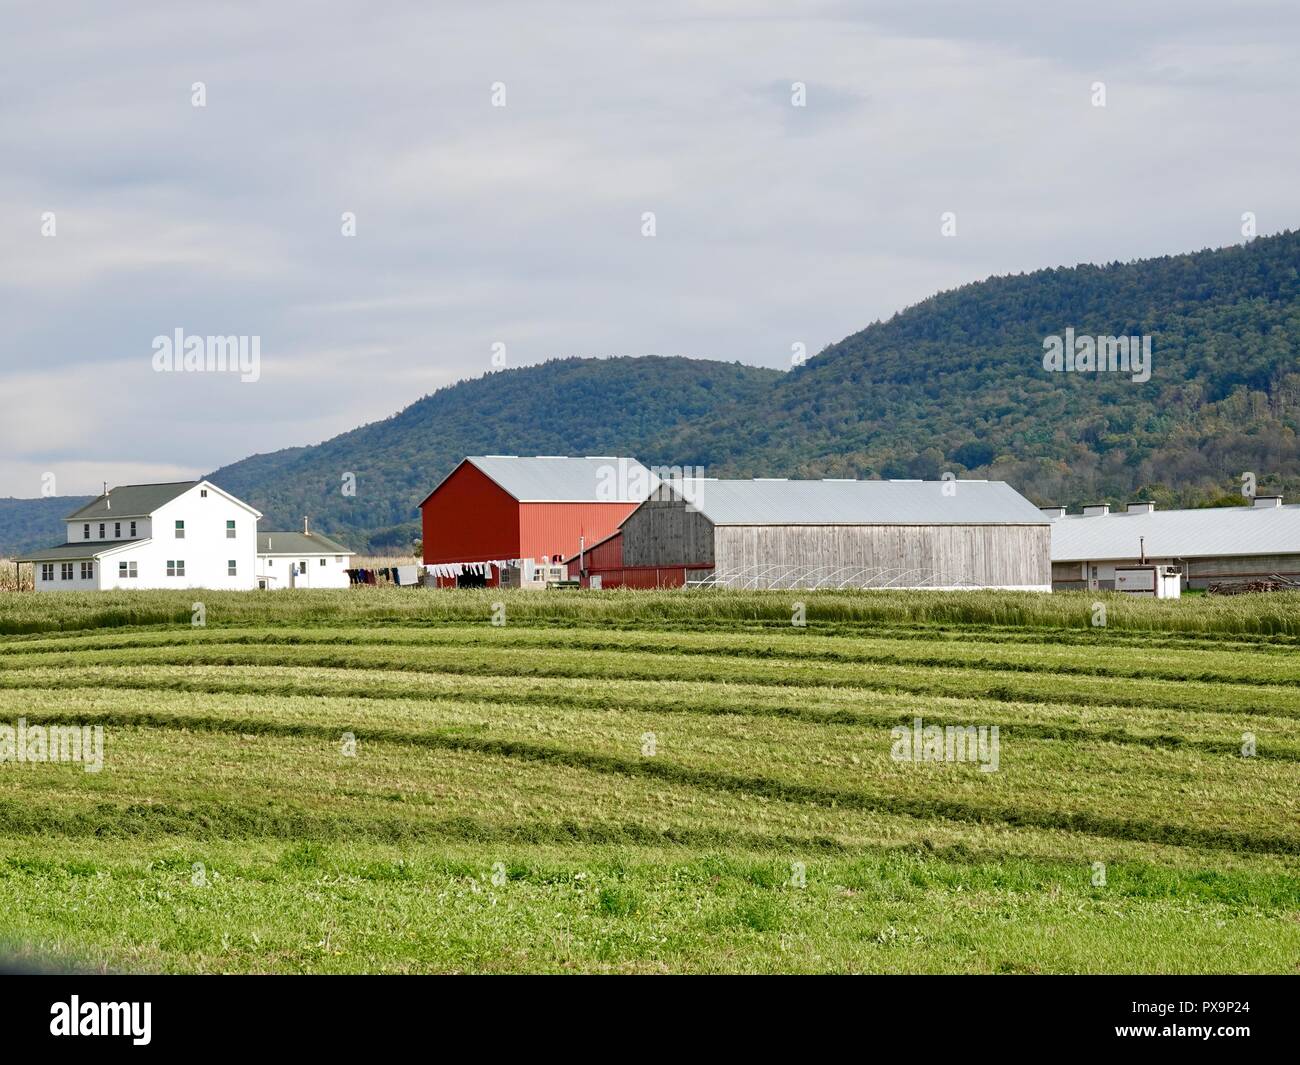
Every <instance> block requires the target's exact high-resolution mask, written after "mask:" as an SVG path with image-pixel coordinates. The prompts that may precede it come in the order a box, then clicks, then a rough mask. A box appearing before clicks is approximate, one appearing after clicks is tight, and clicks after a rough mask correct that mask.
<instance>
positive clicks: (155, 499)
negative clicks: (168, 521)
mask: <svg viewBox="0 0 1300 1065" xmlns="http://www.w3.org/2000/svg"><path fill="white" fill-rule="evenodd" d="M201 483H202V482H200V481H173V482H171V483H170V484H124V485H122V486H121V487H120V488H111V489H109V492H108V495H102V496H100V497H99V498H98V499H92V500H91V501H90V502H89V503H87V504H86V505H85V506H84V507H82V508H81V509H80V510H78V511H74V512H73V513H71V514H69V515H68V516H67V517H66V518H64V519H63V520H64V521H95V520H102V519H104V518H147V517H148V516H149V515H150V514H152V513H153V512H154V511H155V510H157V509H158V508H159V507H161V506H162V505H163V504H165V503H170V502H171V501H172V500H173V499H175V498H176V497H177V496H180V495H184V494H185V493H186V492H188V491H189V490H190V489H191V488H193V487H194V486H195V485H198V484H201ZM110 502H111V503H112V506H111V507H110V506H109V505H108V504H109V503H110Z"/></svg>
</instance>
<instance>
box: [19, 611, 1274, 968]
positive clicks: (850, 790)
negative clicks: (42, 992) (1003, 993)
mask: <svg viewBox="0 0 1300 1065" xmlns="http://www.w3.org/2000/svg"><path fill="white" fill-rule="evenodd" d="M1098 599H1100V600H1101V601H1104V602H1105V603H1106V605H1107V625H1106V626H1105V627H1104V628H1099V627H1094V626H1093V625H1092V623H1091V618H1092V604H1093V602H1094V600H1098ZM195 600H202V601H203V603H204V608H205V610H206V625H204V626H203V627H195V626H193V625H192V624H191V617H192V611H193V604H194V601H195ZM796 600H802V601H804V602H805V603H806V610H807V626H806V627H796V626H793V625H792V624H791V615H792V604H793V603H794V602H795V601H796ZM498 601H499V602H503V603H504V604H505V624H504V625H494V624H492V604H493V603H494V602H498ZM1293 604H1294V605H1293ZM0 632H3V633H7V634H8V635H4V636H0V725H3V724H8V725H10V726H16V724H17V722H18V721H19V719H25V720H26V721H27V722H28V723H29V724H32V725H38V724H44V725H55V724H61V725H71V724H78V725H96V724H97V725H102V726H103V729H104V737H105V747H104V767H103V770H102V772H98V773H87V772H85V771H84V770H83V767H81V766H79V765H76V764H73V763H25V764H16V763H14V762H12V761H10V762H6V763H4V764H0V951H2V952H3V953H5V954H8V955H15V954H16V955H18V956H20V957H26V958H31V959H33V960H40V961H42V962H50V961H53V962H57V963H65V964H70V965H76V966H81V967H89V968H110V969H124V970H149V971H181V972H228V971H229V972H282V971H287V972H304V971H305V972H355V971H383V972H430V971H432V972H563V971H615V972H970V973H1003V972H1006V973H1047V972H1091V973H1100V972H1297V971H1300V878H1298V876H1297V873H1298V872H1300V601H1298V600H1295V599H1288V598H1287V597H1286V596H1285V595H1275V596H1253V597H1252V596H1239V597H1233V598H1232V599H1231V600H1227V601H1225V600H1215V599H1214V598H1213V597H1206V598H1198V599H1196V600H1194V601H1192V600H1189V601H1184V602H1173V603H1168V602H1160V603H1157V602H1154V601H1133V600H1124V599H1122V598H1121V597H1116V596H1113V595H1112V596H1101V597H1098V596H1094V595H1087V596H1085V595H1074V594H1067V595H1059V594H1058V595H1053V596H1034V595H1008V594H993V593H956V594H954V593H856V594H850V593H835V594H823V593H766V594H752V595H746V594H729V593H720V592H701V593H695V592H689V593H688V592H672V593H618V592H607V593H580V594H579V593H564V592H555V593H514V594H509V593H502V592H497V591H487V592H454V593H448V592H422V591H412V590H406V591H402V590H382V591H374V590H349V591H344V592H286V593H275V594H271V595H267V594H257V593H247V594H234V593H225V594H206V593H185V594H173V593H130V594H115V593H106V594H82V595H77V594H67V595H42V596H37V595H35V594H26V595H22V594H10V595H0ZM917 717H920V718H922V719H923V721H924V723H925V724H926V725H939V726H949V725H958V726H997V727H998V730H999V744H1000V752H999V762H998V769H997V771H996V772H982V771H980V767H979V766H977V765H974V764H971V763H969V762H965V763H953V762H928V763H921V764H915V763H911V762H899V761H896V760H894V759H893V758H892V757H891V745H892V744H893V736H892V734H891V730H892V729H895V728H899V727H906V726H910V725H911V723H912V722H913V721H914V719H916V718H917ZM1247 733H1249V734H1251V735H1253V737H1254V754H1253V755H1251V756H1245V755H1243V753H1242V748H1243V743H1244V742H1245V734H1247ZM349 737H350V741H349Z"/></svg>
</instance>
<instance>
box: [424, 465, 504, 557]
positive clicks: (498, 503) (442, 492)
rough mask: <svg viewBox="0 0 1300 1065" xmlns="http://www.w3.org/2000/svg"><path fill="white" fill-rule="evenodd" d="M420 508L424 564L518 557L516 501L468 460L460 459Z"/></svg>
mask: <svg viewBox="0 0 1300 1065" xmlns="http://www.w3.org/2000/svg"><path fill="white" fill-rule="evenodd" d="M420 512H421V516H420V520H421V525H422V527H423V530H424V561H425V563H426V564H429V565H432V564H434V563H440V562H489V561H491V560H492V559H499V558H520V557H522V556H521V554H520V550H519V504H518V503H517V502H515V500H514V499H513V498H512V497H511V496H510V495H508V494H507V493H506V492H505V491H504V490H503V489H502V488H501V487H500V486H499V485H497V483H496V482H495V481H493V480H492V479H491V478H489V477H487V476H486V475H484V474H483V473H482V472H481V471H480V470H479V469H478V468H477V467H476V466H474V465H473V464H471V463H468V462H462V463H461V464H460V465H459V466H458V467H457V468H456V469H455V471H454V472H453V473H452V474H451V476H449V477H448V478H447V479H446V480H445V481H443V482H442V484H441V485H439V486H438V488H437V489H436V490H435V491H434V493H433V494H432V495H431V496H429V498H428V499H426V500H425V501H424V502H423V503H422V504H421V505H420Z"/></svg>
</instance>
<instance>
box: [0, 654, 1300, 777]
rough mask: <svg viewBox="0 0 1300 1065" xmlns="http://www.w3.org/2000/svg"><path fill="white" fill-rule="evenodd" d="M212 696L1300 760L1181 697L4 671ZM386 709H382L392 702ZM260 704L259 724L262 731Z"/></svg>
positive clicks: (352, 675) (112, 687) (1, 700)
mask: <svg viewBox="0 0 1300 1065" xmlns="http://www.w3.org/2000/svg"><path fill="white" fill-rule="evenodd" d="M169 693H171V694H174V693H189V694H190V695H191V696H196V697H203V696H205V695H215V694H218V693H222V694H227V695H248V696H262V697H266V698H271V697H274V696H298V697H309V698H333V699H344V700H348V701H349V702H351V703H352V704H353V705H354V706H357V707H358V709H359V710H360V711H361V712H362V713H364V714H366V715H367V716H369V715H370V714H371V710H369V709H365V708H366V706H367V704H369V703H375V702H379V703H383V702H387V701H395V702H397V703H400V704H402V706H401V707H400V708H399V709H398V710H396V711H394V714H396V715H397V716H399V717H400V716H401V715H404V714H406V713H408V711H407V709H406V708H407V707H410V708H411V709H410V711H409V713H410V715H411V716H412V718H413V719H416V720H423V719H427V718H428V716H429V714H430V713H436V709H431V710H429V711H427V712H423V713H422V712H421V711H420V710H419V709H418V706H419V704H420V703H421V702H428V703H442V702H463V703H478V704H483V705H487V706H492V705H495V704H497V703H501V702H511V703H513V704H516V705H519V706H533V707H539V708H542V709H549V708H553V707H565V708H571V709H576V710H583V711H586V712H595V711H607V710H617V709H636V710H640V711H644V712H647V713H654V714H657V715H660V716H664V717H672V716H675V715H679V714H694V715H733V716H742V717H775V718H787V719H794V720H800V721H805V722H808V723H810V724H825V725H839V726H852V727H856V728H860V729H873V728H874V729H884V730H886V731H888V730H889V729H891V728H893V727H895V726H898V725H908V724H910V723H911V722H912V721H913V720H914V719H915V718H916V717H922V718H923V719H924V721H925V722H926V723H927V724H935V725H941V726H945V725H966V724H969V723H971V722H975V721H980V722H992V723H996V724H998V725H999V727H1000V728H1001V729H1002V734H1003V735H1004V736H1006V737H1008V738H1010V737H1022V736H1023V737H1029V738H1034V739H1041V740H1060V741H1090V742H1098V743H1103V742H1104V743H1113V744H1133V745H1140V746H1147V747H1168V748H1188V749H1194V750H1198V751H1201V752H1203V753H1206V754H1221V755H1231V756H1236V755H1237V754H1238V753H1239V752H1240V748H1241V745H1242V741H1243V732H1245V731H1249V732H1250V733H1251V734H1252V735H1253V736H1254V737H1255V739H1256V748H1257V757H1260V758H1264V759H1280V760H1286V761H1297V760H1300V718H1298V717H1294V716H1291V717H1287V716H1284V715H1271V714H1267V713H1262V712H1255V713H1250V714H1240V715H1232V714H1228V713H1224V712H1222V711H1187V710H1181V709H1177V708H1169V707H1159V706H1152V707H1141V708H1131V707H1113V706H1112V707H1106V706H1101V707H1079V706H1076V705H1073V704H1070V703H1048V702H1031V701H1020V702H1011V701H1006V700H993V699H977V698H973V697H971V696H969V695H964V696H962V697H954V696H928V695H927V696H918V695H913V694H909V693H901V692H887V691H876V690H873V689H866V688H848V687H823V688H817V689H805V690H801V691H792V690H789V689H787V688H784V687H779V686H772V685H761V684H759V685H754V684H736V683H717V682H696V681H657V680H649V681H647V680H606V679H604V678H599V677H597V678H569V677H560V678H554V677H520V676H475V675H460V674H456V675H445V674H438V673H409V672H408V673H403V674H400V675H394V674H393V673H392V672H386V671H379V672H376V671H370V670H357V669H342V668H340V669H332V670H328V671H321V670H318V669H311V668H306V667H276V666H224V667H219V666H157V665H155V666H100V667H90V668H87V669H81V670H77V671H76V672H74V673H68V672H66V671H64V670H58V669H54V668H44V669H32V670H12V671H9V672H0V706H2V707H6V708H8V713H10V714H11V715H14V714H19V713H22V712H24V711H28V710H30V709H31V708H33V707H42V708H52V709H54V710H56V711H57V712H59V713H65V712H72V711H74V710H77V709H79V708H80V709H84V711H85V712H93V711H100V710H104V709H106V708H116V707H118V706H121V705H123V704H125V705H128V706H130V707H132V708H134V709H136V710H138V711H142V712H143V711H148V710H152V709H154V708H155V707H157V706H159V705H160V701H161V700H164V699H166V698H167V696H168V694H169ZM380 712H381V713H382V711H380ZM259 720H260V718H259V717H258V716H257V715H256V714H254V716H253V717H252V718H250V720H249V723H248V729H247V730H248V731H254V732H255V731H257V724H258V721H259Z"/></svg>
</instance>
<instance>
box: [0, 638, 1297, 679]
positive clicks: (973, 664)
mask: <svg viewBox="0 0 1300 1065" xmlns="http://www.w3.org/2000/svg"><path fill="white" fill-rule="evenodd" d="M183 646H205V647H217V646H220V647H229V646H259V647H263V646H267V647H271V646H274V647H306V648H311V649H319V648H321V647H341V648H348V649H351V648H357V647H365V648H372V647H378V648H383V649H385V650H388V649H392V648H403V647H410V648H442V647H467V648H475V649H490V650H493V651H499V650H502V649H505V650H513V649H518V648H527V649H538V648H542V649H546V650H548V651H557V652H558V651H633V652H645V653H653V654H671V655H698V654H705V655H734V656H737V657H743V658H769V659H770V658H797V659H800V660H803V661H821V662H850V663H852V662H874V663H879V664H885V665H909V666H960V667H967V668H975V669H984V670H1006V671H1009V672H1032V673H1055V674H1062V675H1074V676H1112V677H1134V678H1151V679H1164V680H1196V681H1206V682H1213V683H1219V684H1292V685H1298V686H1300V654H1297V653H1296V652H1295V649H1292V648H1286V649H1282V648H1276V649H1271V650H1272V651H1273V653H1268V652H1267V651H1261V652H1255V653H1251V654H1249V655H1248V656H1245V657H1244V656H1243V653H1242V651H1241V649H1239V648H1238V649H1231V650H1224V649H1206V648H1186V647H1181V648H1170V649H1167V650H1165V651H1164V652H1163V653H1162V654H1161V655H1159V657H1154V656H1153V655H1152V654H1151V651H1150V648H1148V647H1147V646H1145V645H1140V646H1120V647H1115V646H1110V645H1106V646H1097V645H1094V644H1092V643H1091V641H1089V640H1078V639H1076V640H1072V641H1069V642H1061V643H1053V644H1047V643H1042V642H1025V643H1011V642H1009V641H1005V640H1003V641H998V642H986V641H984V640H982V639H980V638H978V637H974V636H970V635H968V636H967V638H966V639H964V640H961V641H957V640H947V641H934V640H931V641H926V642H925V643H924V644H921V642H920V641H919V640H917V639H915V638H912V639H899V638H891V637H880V636H874V635H869V636H861V635H860V636H857V637H854V638H847V637H845V636H822V635H817V634H814V633H811V632H808V631H807V630H804V629H797V628H796V629H786V630H784V631H778V632H767V633H744V634H736V633H718V632H708V633H700V632H665V631H647V630H644V629H642V630H635V631H618V632H610V631H606V630H602V629H592V628H569V629H564V630H559V631H555V630H546V629H530V628H520V627H513V628H511V627H501V628H496V627H493V626H491V625H486V624H485V625H478V626H438V627H428V628H424V629H419V630H416V631H411V630H410V629H409V628H406V627H394V626H386V627H374V628H357V627H350V628H338V629H326V628H321V629H314V630H307V631H303V630H297V629H276V628H267V627H262V628H219V629H207V628H195V627H192V626H191V627H187V628H185V629H171V630H162V631H152V632H145V633H122V634H120V635H115V636H103V635H99V636H64V637H60V638H56V639H40V640H29V641H22V642H17V643H12V644H10V645H8V646H7V647H6V648H5V651H4V653H3V655H0V665H7V666H11V667H21V666H22V665H24V664H25V661H26V660H28V659H29V657H30V656H32V655H40V654H47V655H48V654H59V655H61V656H63V655H70V654H72V653H74V652H77V653H86V652H105V651H127V650H135V649H141V648H158V647H166V648H170V647H183ZM70 661H74V662H75V661H78V660H76V659H71V660H70Z"/></svg>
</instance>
